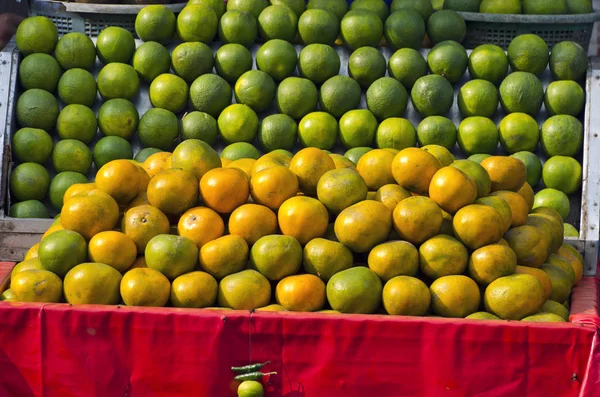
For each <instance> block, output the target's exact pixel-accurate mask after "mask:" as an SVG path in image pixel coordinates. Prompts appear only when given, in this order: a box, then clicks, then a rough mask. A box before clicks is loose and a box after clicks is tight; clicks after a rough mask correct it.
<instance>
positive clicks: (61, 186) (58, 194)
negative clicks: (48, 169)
mask: <svg viewBox="0 0 600 397" xmlns="http://www.w3.org/2000/svg"><path fill="white" fill-rule="evenodd" d="M76 183H88V179H87V176H85V175H83V174H80V173H79V172H73V171H64V172H60V173H58V174H56V176H55V177H54V178H52V182H50V190H49V191H48V196H49V197H50V203H52V206H53V207H54V208H56V209H57V210H58V211H60V210H61V209H62V206H63V203H64V201H63V197H64V195H65V192H66V191H67V189H68V188H69V187H71V185H74V184H76Z"/></svg>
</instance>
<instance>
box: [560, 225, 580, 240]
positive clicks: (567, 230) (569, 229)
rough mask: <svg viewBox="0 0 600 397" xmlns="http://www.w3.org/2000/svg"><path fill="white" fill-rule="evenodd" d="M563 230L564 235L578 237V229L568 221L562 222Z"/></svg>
mask: <svg viewBox="0 0 600 397" xmlns="http://www.w3.org/2000/svg"><path fill="white" fill-rule="evenodd" d="M563 231H564V234H565V237H575V238H578V237H579V230H577V229H576V228H575V227H574V226H573V225H571V224H569V223H565V224H563Z"/></svg>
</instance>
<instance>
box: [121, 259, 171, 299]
mask: <svg viewBox="0 0 600 397" xmlns="http://www.w3.org/2000/svg"><path fill="white" fill-rule="evenodd" d="M120 291H121V297H122V298H123V302H124V303H125V304H126V305H127V306H156V307H162V306H165V305H166V304H167V302H168V301H169V297H170V295H171V283H170V282H169V279H167V278H166V277H165V276H164V275H163V274H162V273H161V272H159V271H157V270H154V269H149V268H147V267H140V268H136V269H131V270H130V271H128V272H127V273H125V275H124V276H123V278H122V279H121V286H120Z"/></svg>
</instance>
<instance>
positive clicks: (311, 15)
mask: <svg viewBox="0 0 600 397" xmlns="http://www.w3.org/2000/svg"><path fill="white" fill-rule="evenodd" d="M298 34H299V35H300V39H302V42H303V43H304V44H307V45H308V44H328V45H333V43H334V42H335V40H336V39H337V38H338V36H339V34H340V22H339V20H338V19H337V17H336V16H335V14H333V13H331V12H329V11H327V10H322V9H318V8H315V9H309V10H306V11H304V12H303V13H302V15H301V16H300V18H299V19H298Z"/></svg>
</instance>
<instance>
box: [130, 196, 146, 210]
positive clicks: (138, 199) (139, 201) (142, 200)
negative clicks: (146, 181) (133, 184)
mask: <svg viewBox="0 0 600 397" xmlns="http://www.w3.org/2000/svg"><path fill="white" fill-rule="evenodd" d="M149 204H150V203H149V202H148V193H146V192H140V193H139V194H138V195H137V196H135V198H134V199H133V200H131V202H130V203H129V205H128V206H127V209H129V208H133V207H138V206H140V205H149Z"/></svg>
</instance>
